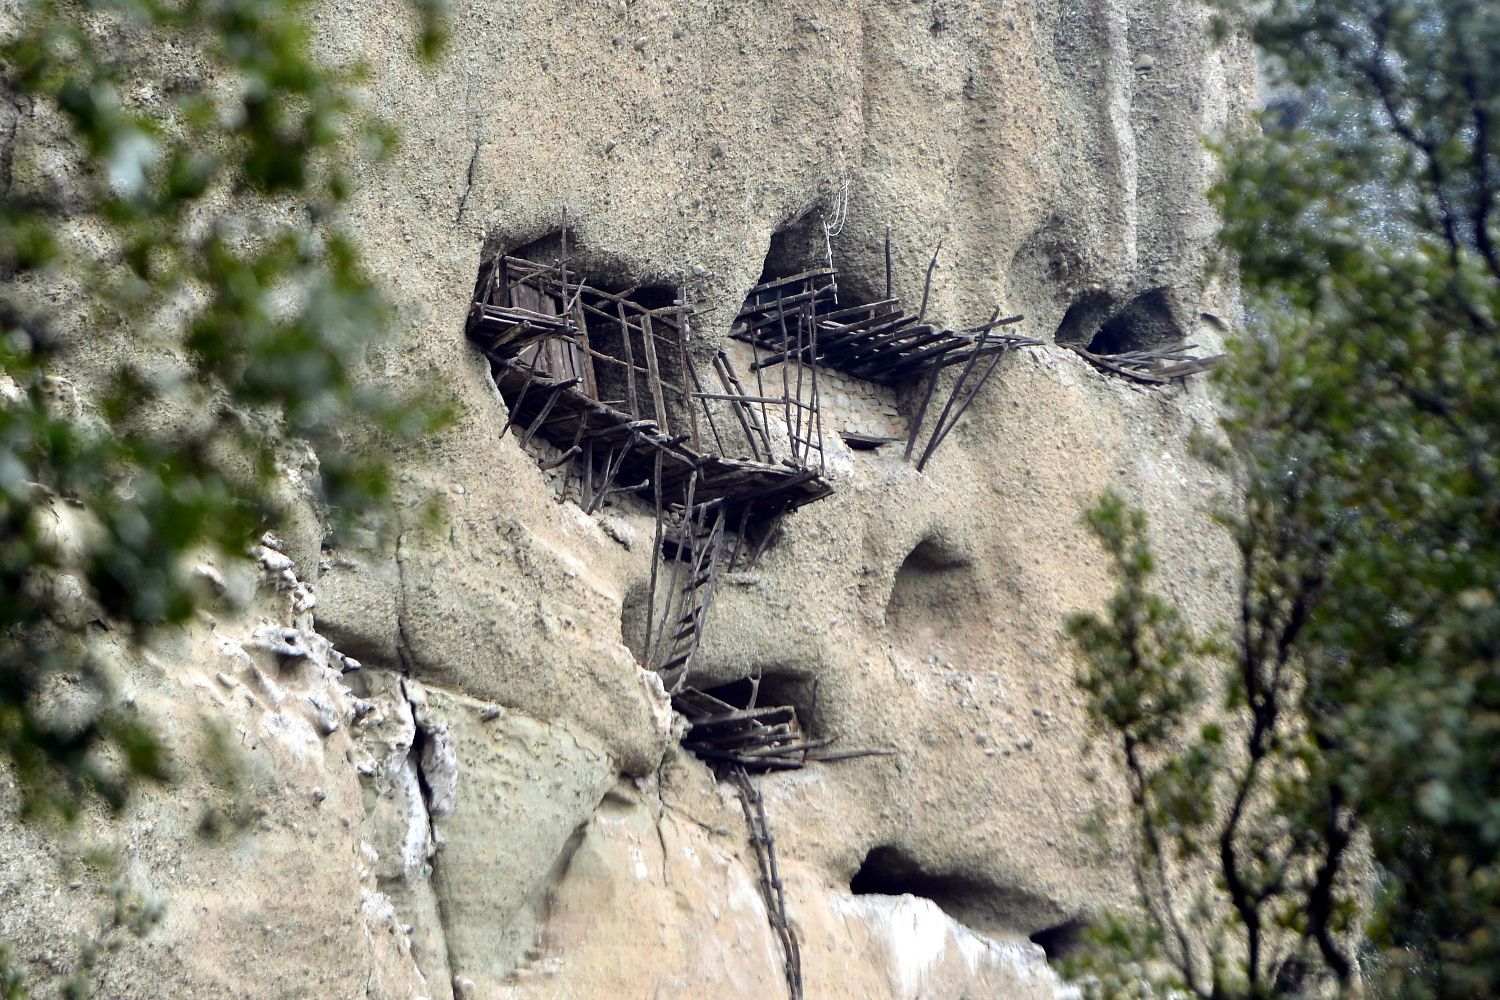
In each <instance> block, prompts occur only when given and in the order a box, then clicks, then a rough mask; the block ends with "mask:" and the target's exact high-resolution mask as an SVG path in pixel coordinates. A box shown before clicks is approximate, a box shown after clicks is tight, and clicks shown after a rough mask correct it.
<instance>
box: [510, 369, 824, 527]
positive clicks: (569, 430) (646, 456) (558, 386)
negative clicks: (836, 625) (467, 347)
mask: <svg viewBox="0 0 1500 1000" xmlns="http://www.w3.org/2000/svg"><path fill="white" fill-rule="evenodd" d="M491 358H492V361H494V366H493V367H494V375H495V383H496V385H498V386H499V388H500V395H501V396H502V397H503V398H504V399H505V404H506V406H508V407H510V408H511V421H512V424H513V425H514V426H516V427H519V428H522V433H523V435H524V436H527V437H529V436H531V435H533V434H540V435H541V436H542V437H544V438H546V439H547V440H548V441H550V442H551V443H552V444H554V445H556V446H557V447H559V448H562V449H564V450H565V451H566V450H571V449H572V448H573V447H575V446H576V447H579V448H582V447H583V445H584V444H585V443H587V445H588V447H589V448H590V449H592V452H593V456H594V458H595V459H596V460H598V461H600V462H601V464H602V465H603V466H604V467H605V468H606V469H607V470H608V471H605V472H603V473H602V474H601V480H600V488H601V489H603V490H606V491H610V490H613V491H618V492H627V491H628V492H634V493H636V494H637V495H639V496H641V497H642V498H643V499H647V500H654V499H655V498H656V495H657V492H658V491H660V494H661V500H662V503H663V505H664V506H669V505H671V504H673V503H674V502H678V500H679V497H680V495H681V494H682V492H683V489H684V487H685V485H686V483H687V480H688V478H689V476H690V475H691V474H692V473H693V471H694V470H697V473H698V479H697V483H696V485H695V487H694V493H695V503H696V504H703V503H708V502H711V501H715V500H720V501H723V503H724V506H725V509H726V512H727V515H728V516H729V517H730V518H732V519H734V520H736V521H737V520H738V518H739V517H740V516H741V514H743V513H745V512H747V511H748V512H749V519H750V520H751V521H752V522H756V521H760V520H763V519H765V518H768V517H774V516H777V515H778V514H782V513H786V512H788V511H792V510H795V509H797V508H798V507H801V506H803V505H804V504H809V503H812V502H813V501H815V500H820V499H822V498H823V497H826V496H828V495H830V494H831V493H832V492H833V487H832V486H831V485H830V484H829V483H828V481H827V480H826V479H824V478H823V477H822V476H821V475H819V474H818V473H817V472H816V471H815V470H812V469H805V468H799V467H796V466H793V465H786V464H783V465H768V464H763V463H760V462H746V461H742V460H739V459H733V458H724V457H722V456H719V455H712V454H704V453H702V452H698V451H695V450H694V449H693V448H691V447H690V446H689V445H688V444H687V442H686V435H678V436H675V437H673V436H668V435H666V434H664V433H662V431H661V429H660V428H659V427H658V426H657V423H656V421H655V420H646V419H642V420H636V419H632V417H631V416H630V414H628V413H624V412H622V411H620V410H617V409H615V408H614V407H612V406H609V405H607V404H605V403H600V402H598V401H596V400H593V399H590V398H589V397H588V396H587V395H586V394H585V393H584V392H583V391H582V390H581V389H580V383H579V382H578V381H576V380H574V379H559V378H555V377H553V376H551V375H547V374H543V373H540V372H537V373H533V372H532V371H531V370H530V368H529V366H527V365H524V364H521V363H520V362H518V361H516V360H514V359H504V358H494V357H493V355H492V356H491ZM658 461H659V462H660V479H659V480H658V479H657V463H658ZM604 477H607V478H604Z"/></svg>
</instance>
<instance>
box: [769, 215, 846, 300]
mask: <svg viewBox="0 0 1500 1000" xmlns="http://www.w3.org/2000/svg"><path fill="white" fill-rule="evenodd" d="M822 223H823V211H822V210H821V209H819V208H813V209H812V210H810V211H808V212H806V213H805V214H803V215H802V216H800V217H799V218H797V219H795V220H793V221H792V222H789V223H787V224H786V225H784V226H782V227H781V228H780V229H778V230H776V231H775V232H774V233H772V234H771V245H770V246H769V247H768V248H767V249H766V262H765V266H764V267H763V268H761V274H760V280H759V281H757V282H756V284H765V283H766V282H768V281H776V280H778V279H780V278H789V277H791V276H792V275H794V274H801V273H802V272H804V271H813V270H817V269H818V268H820V267H827V266H828V255H827V246H826V244H825V243H824V241H823V225H822Z"/></svg>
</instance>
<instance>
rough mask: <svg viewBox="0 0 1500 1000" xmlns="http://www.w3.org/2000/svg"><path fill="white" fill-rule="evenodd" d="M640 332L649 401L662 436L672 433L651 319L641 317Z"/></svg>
mask: <svg viewBox="0 0 1500 1000" xmlns="http://www.w3.org/2000/svg"><path fill="white" fill-rule="evenodd" d="M641 332H642V334H643V338H642V339H643V340H644V341H645V348H646V372H647V378H648V379H650V382H651V399H652V401H653V402H654V403H655V404H656V422H657V424H658V425H659V426H660V427H661V431H662V433H663V434H670V433H672V431H671V429H670V426H669V424H668V423H667V403H666V400H665V399H663V398H662V394H661V369H660V368H658V367H657V364H656V334H655V333H654V332H653V331H652V329H651V317H650V316H642V317H641Z"/></svg>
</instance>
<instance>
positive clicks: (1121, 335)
mask: <svg viewBox="0 0 1500 1000" xmlns="http://www.w3.org/2000/svg"><path fill="white" fill-rule="evenodd" d="M1182 338H1183V334H1182V328H1181V327H1180V326H1178V324H1177V321H1176V320H1175V319H1173V318H1172V306H1171V303H1170V301H1169V300H1168V298H1167V290H1166V289H1165V288H1153V289H1151V290H1150V291H1149V292H1143V293H1141V294H1140V295H1137V296H1136V297H1135V298H1134V299H1131V300H1130V304H1129V305H1127V306H1126V307H1125V308H1124V309H1123V310H1121V311H1120V312H1119V313H1117V314H1116V315H1115V316H1113V317H1111V318H1110V319H1109V321H1108V322H1106V323H1104V324H1103V325H1102V326H1100V327H1099V332H1098V333H1096V334H1094V336H1093V339H1092V340H1090V341H1089V345H1088V349H1089V351H1090V352H1092V353H1094V354H1125V353H1127V352H1129V351H1146V350H1151V349H1152V348H1160V347H1167V346H1170V345H1172V344H1177V343H1181V341H1182Z"/></svg>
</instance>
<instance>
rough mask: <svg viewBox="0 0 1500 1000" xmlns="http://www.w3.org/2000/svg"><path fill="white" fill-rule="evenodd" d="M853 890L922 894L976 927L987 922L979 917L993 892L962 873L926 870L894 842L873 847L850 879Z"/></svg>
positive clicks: (872, 893)
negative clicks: (951, 873)
mask: <svg viewBox="0 0 1500 1000" xmlns="http://www.w3.org/2000/svg"><path fill="white" fill-rule="evenodd" d="M849 892H850V893H851V894H852V895H855V896H905V895H911V896H918V897H921V898H922V899H928V900H931V901H932V902H934V903H936V904H937V906H938V909H940V910H942V911H943V912H944V913H946V914H947V915H948V916H950V917H952V918H953V919H954V920H957V921H959V922H960V923H963V924H966V925H968V926H971V927H975V928H976V929H979V928H981V925H982V924H983V923H984V922H985V921H983V920H982V919H977V918H979V917H980V914H981V913H982V911H983V909H984V899H985V897H986V896H988V895H991V894H992V892H991V890H990V889H989V888H988V887H986V886H985V885H983V884H981V883H979V882H977V881H974V880H972V879H968V878H964V877H963V876H960V875H936V874H932V873H930V872H925V871H923V870H922V868H921V866H920V865H919V864H918V863H917V862H916V860H915V859H913V858H912V857H911V855H910V854H908V853H906V852H905V851H904V850H902V849H901V848H900V847H895V846H890V845H885V846H880V847H874V848H871V849H870V851H869V853H868V854H866V855H865V859H864V861H863V862H862V863H861V864H860V866H859V871H857V872H855V873H854V877H853V878H851V879H850V880H849Z"/></svg>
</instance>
